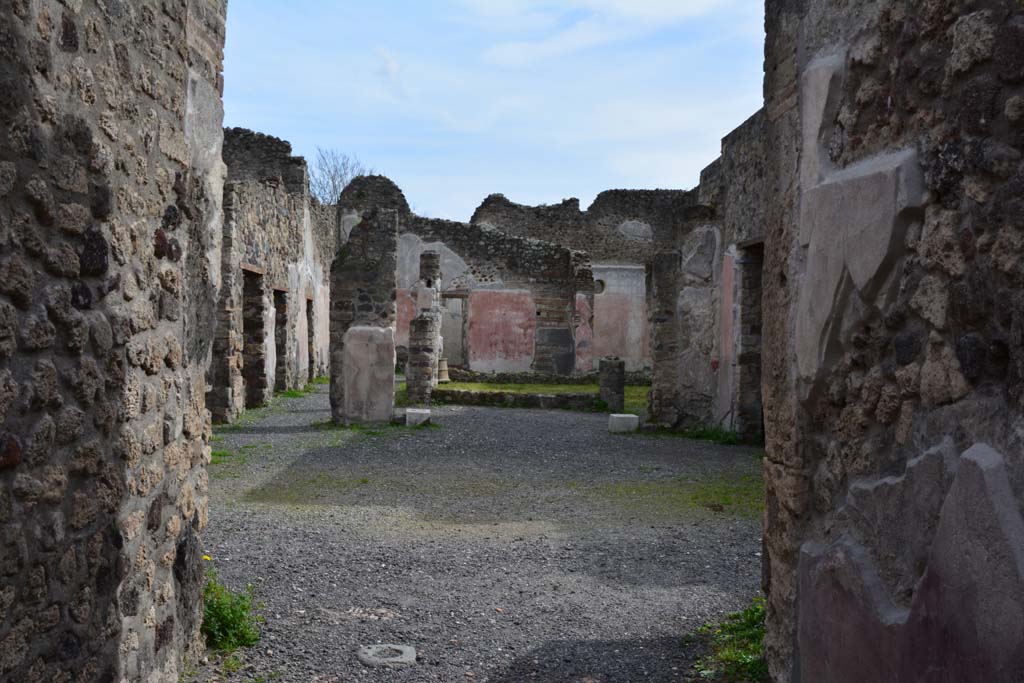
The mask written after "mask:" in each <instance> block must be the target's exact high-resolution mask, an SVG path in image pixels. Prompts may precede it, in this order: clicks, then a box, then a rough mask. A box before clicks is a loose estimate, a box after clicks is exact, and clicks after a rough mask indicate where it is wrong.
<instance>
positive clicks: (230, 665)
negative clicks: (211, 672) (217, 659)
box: [220, 655, 242, 674]
mask: <svg viewBox="0 0 1024 683" xmlns="http://www.w3.org/2000/svg"><path fill="white" fill-rule="evenodd" d="M220 667H221V670H222V671H223V672H224V673H226V674H233V673H235V672H236V671H238V670H239V669H241V668H242V660H241V659H239V658H238V655H230V656H228V657H225V658H224V661H223V662H221V665H220Z"/></svg>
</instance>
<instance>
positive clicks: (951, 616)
mask: <svg viewBox="0 0 1024 683" xmlns="http://www.w3.org/2000/svg"><path fill="white" fill-rule="evenodd" d="M1022 21H1024V7H1021V6H1020V4H1019V3H1015V2H1010V1H1009V0H992V1H988V2H983V3H974V4H969V5H956V4H955V3H942V2H930V3H915V2H907V1H904V0H890V1H888V2H885V3H877V4H876V3H829V2H824V1H817V0H812V1H811V2H806V3H784V2H769V3H768V5H767V13H766V28H767V46H766V53H765V54H766V70H765V73H766V75H765V111H766V114H767V126H766V131H765V137H764V142H765V149H766V159H767V161H768V164H769V166H768V173H767V178H768V179H769V181H770V182H771V183H772V186H771V187H772V189H771V191H770V192H769V197H770V201H769V202H768V203H767V205H766V213H765V226H766V228H765V232H766V240H765V257H764V280H763V284H764V291H763V301H764V307H765V308H764V310H765V313H766V315H765V316H764V330H763V334H764V349H763V356H762V363H763V376H764V383H763V388H764V392H765V395H764V405H765V408H766V414H765V426H766V432H767V456H768V457H767V461H766V493H767V501H766V504H767V508H766V513H765V526H766V531H765V548H766V563H765V586H766V590H767V593H768V606H769V609H768V617H767V626H768V629H767V631H768V632H767V637H766V641H765V645H766V652H767V654H768V659H769V664H770V668H771V671H772V676H773V680H775V681H777V682H780V683H781V682H789V681H795V680H804V681H806V680H829V681H840V682H841V681H854V680H858V681H859V680H901V681H902V680H915V681H916V680H949V681H953V680H956V681H986V680H1014V679H1015V678H1019V677H1020V676H1021V675H1024V663H1022V662H1021V661H1020V659H1019V653H1020V652H1021V650H1020V647H1019V646H1018V645H1016V644H1012V643H1011V642H1010V641H1015V643H1019V642H1020V641H1021V638H1022V637H1021V635H1020V633H1019V631H1018V630H1017V627H1016V626H1012V625H1011V624H1015V623H1019V619H1020V609H1021V598H1020V595H1021V592H1020V591H1021V572H1020V567H1021V566H1024V565H1022V563H1021V561H1020V559H1018V558H1020V557H1024V552H1022V548H1024V539H1022V538H1021V536H1022V533H1021V531H1020V530H1021V521H1020V508H1021V503H1020V495H1021V493H1020V482H1021V481H1024V461H1022V460H1021V453H1022V452H1024V451H1022V450H1021V448H1020V421H1021V407H1022V403H1021V397H1022V395H1024V385H1022V383H1021V379H1020V378H1021V376H1022V375H1021V372H1020V369H1021V368H1024V363H1022V362H1021V360H1020V359H1019V358H1018V356H1019V355H1020V350H1019V345H1016V344H1014V343H1012V341H1009V340H1012V339H1015V338H1016V337H1015V335H1016V334H1017V333H1018V332H1019V330H1020V329H1022V327H1021V321H1020V317H1021V310H1024V309H1021V286H1022V280H1021V270H1020V268H1021V263H1020V259H1019V258H1018V256H1017V255H1018V254H1019V250H1018V248H1017V247H1015V246H1013V245H1016V244H1018V243H1019V235H1020V231H1021V229H1022V225H1021V222H1020V216H1021V215H1024V214H1022V213H1021V209H1022V206H1021V200H1020V188H1021V178H1022V177H1024V176H1022V175H1021V174H1022V173H1024V167H1022V166H1021V158H1022V151H1024V138H1022V137H1021V135H1020V129H1019V125H1018V123H1017V122H1015V120H1014V105H1013V104H1012V98H1014V97H1018V96H1019V95H1020V93H1019V83H1020V75H1019V74H1018V70H1019V66H1018V64H1019V56H1018V55H1019V53H1020V48H1019V41H1017V42H1016V43H1015V42H1014V38H1013V36H1016V35H1017V34H1018V29H1019V27H1020V26H1021V25H1022V24H1021V22H1022ZM923 112H928V113H927V114H924V113H923ZM794 142H798V143H799V144H794ZM901 150H902V151H901ZM843 245H845V246H843ZM974 444H988V446H981V445H974ZM957 453H962V454H963V455H962V456H961V457H959V458H958V457H955V456H952V455H951V454H957ZM968 499H969V500H972V501H975V502H974V504H972V505H966V504H965V503H964V502H963V501H966V500H968ZM1010 513H1012V514H1010ZM997 519H998V520H999V521H998V522H997V521H995V520H997ZM953 539H958V540H956V541H954V540H953ZM996 595H1000V596H1003V597H1002V598H1000V599H997V598H995V597H994V596H996Z"/></svg>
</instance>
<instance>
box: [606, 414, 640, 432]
mask: <svg viewBox="0 0 1024 683" xmlns="http://www.w3.org/2000/svg"><path fill="white" fill-rule="evenodd" d="M639 428H640V418H639V417H638V416H636V415H609V416H608V431H609V432H611V433H612V434H631V433H633V432H635V431H636V430H638V429H639Z"/></svg>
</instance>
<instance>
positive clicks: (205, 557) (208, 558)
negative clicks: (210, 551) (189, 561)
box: [203, 555, 213, 562]
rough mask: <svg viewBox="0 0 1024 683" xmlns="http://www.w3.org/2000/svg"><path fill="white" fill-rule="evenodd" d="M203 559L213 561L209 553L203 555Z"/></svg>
mask: <svg viewBox="0 0 1024 683" xmlns="http://www.w3.org/2000/svg"><path fill="white" fill-rule="evenodd" d="M203 559H204V560H206V561H207V562H211V561H213V558H212V557H210V556H209V555H203Z"/></svg>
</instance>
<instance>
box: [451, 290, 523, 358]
mask: <svg viewBox="0 0 1024 683" xmlns="http://www.w3.org/2000/svg"><path fill="white" fill-rule="evenodd" d="M536 327H537V307H536V305H535V304H534V302H533V296H532V295H531V294H530V293H529V292H526V291H513V290H477V291H474V292H471V293H470V295H469V332H468V335H467V336H468V341H469V349H468V357H469V367H470V369H471V370H475V371H477V372H526V371H528V370H530V366H531V365H532V364H533V354H534V344H535V339H534V336H535V331H536Z"/></svg>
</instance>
